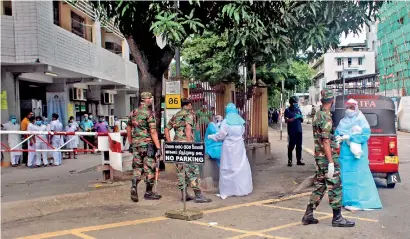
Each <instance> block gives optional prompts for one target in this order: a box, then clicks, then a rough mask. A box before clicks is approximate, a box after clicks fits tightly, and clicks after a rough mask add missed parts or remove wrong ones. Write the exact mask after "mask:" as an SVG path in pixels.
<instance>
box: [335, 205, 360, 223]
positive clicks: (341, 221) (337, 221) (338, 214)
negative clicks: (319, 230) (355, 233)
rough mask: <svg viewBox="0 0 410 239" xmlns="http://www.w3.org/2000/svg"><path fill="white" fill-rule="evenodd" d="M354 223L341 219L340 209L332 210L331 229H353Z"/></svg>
mask: <svg viewBox="0 0 410 239" xmlns="http://www.w3.org/2000/svg"><path fill="white" fill-rule="evenodd" d="M354 225H355V223H354V222H351V221H348V220H346V219H345V218H344V217H342V209H341V208H338V209H333V219H332V226H333V227H354Z"/></svg>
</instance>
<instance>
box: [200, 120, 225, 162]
mask: <svg viewBox="0 0 410 239" xmlns="http://www.w3.org/2000/svg"><path fill="white" fill-rule="evenodd" d="M218 132H219V127H218V126H217V125H215V123H213V122H211V123H209V124H208V127H207V128H206V131H205V140H204V141H205V153H206V154H207V155H208V156H209V158H210V159H212V160H215V161H216V164H218V167H219V163H220V160H221V151H222V141H217V142H215V141H214V140H212V139H208V135H212V134H216V133H218Z"/></svg>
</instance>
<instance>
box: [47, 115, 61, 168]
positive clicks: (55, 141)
mask: <svg viewBox="0 0 410 239" xmlns="http://www.w3.org/2000/svg"><path fill="white" fill-rule="evenodd" d="M50 130H51V131H54V132H63V125H62V124H61V123H60V121H58V120H53V121H51V123H50ZM62 144H63V140H62V136H61V135H54V136H53V137H52V138H51V145H53V147H54V148H55V149H57V148H60V146H61V145H62ZM53 158H54V165H55V166H58V165H61V159H62V154H61V152H58V151H55V152H53Z"/></svg>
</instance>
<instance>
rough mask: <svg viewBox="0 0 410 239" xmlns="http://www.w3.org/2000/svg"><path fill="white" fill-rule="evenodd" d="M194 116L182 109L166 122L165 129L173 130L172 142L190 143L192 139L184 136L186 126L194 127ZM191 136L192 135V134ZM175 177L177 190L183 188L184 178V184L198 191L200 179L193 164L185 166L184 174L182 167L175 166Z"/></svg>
mask: <svg viewBox="0 0 410 239" xmlns="http://www.w3.org/2000/svg"><path fill="white" fill-rule="evenodd" d="M194 122H195V116H194V114H193V112H192V111H191V110H188V109H184V108H182V109H181V110H180V111H178V112H177V113H176V114H175V115H174V116H173V117H172V118H171V120H170V121H169V122H168V124H167V126H166V127H167V128H168V129H169V130H171V129H174V131H175V137H174V141H180V142H184V141H188V140H189V141H192V140H193V139H188V138H187V136H186V125H188V124H189V125H191V126H192V128H193V127H194ZM192 135H193V134H192ZM176 166H177V176H178V188H179V189H181V190H182V189H183V188H184V177H185V182H186V183H187V184H188V183H189V184H190V185H191V188H192V189H194V190H200V185H201V178H200V176H199V166H198V165H195V164H190V163H187V164H185V172H184V171H183V165H182V164H177V165H176Z"/></svg>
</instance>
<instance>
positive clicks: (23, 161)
mask: <svg viewBox="0 0 410 239" xmlns="http://www.w3.org/2000/svg"><path fill="white" fill-rule="evenodd" d="M28 142H30V140H28V141H26V142H24V143H23V145H22V149H25V150H27V149H28ZM22 156H23V158H22V161H21V162H20V163H21V164H25V165H27V160H28V152H23V155H22Z"/></svg>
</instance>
